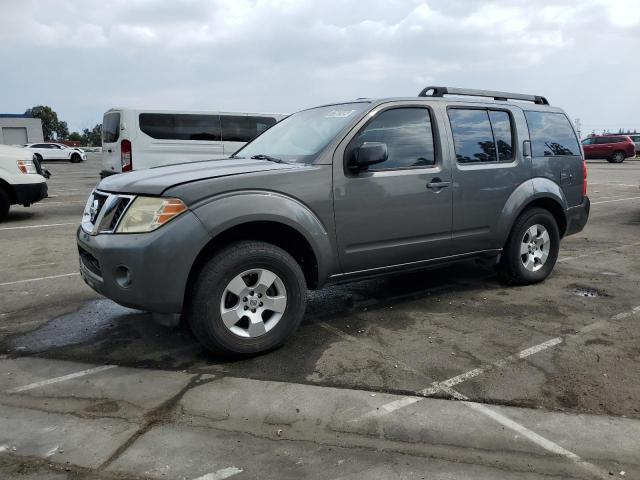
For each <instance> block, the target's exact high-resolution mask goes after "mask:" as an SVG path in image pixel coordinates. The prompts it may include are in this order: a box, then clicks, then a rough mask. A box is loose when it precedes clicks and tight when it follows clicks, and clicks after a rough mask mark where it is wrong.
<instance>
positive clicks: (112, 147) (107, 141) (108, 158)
mask: <svg viewBox="0 0 640 480" xmlns="http://www.w3.org/2000/svg"><path fill="white" fill-rule="evenodd" d="M121 118H122V112H119V111H109V112H107V113H105V114H104V117H103V118H102V169H103V170H105V171H107V172H113V173H120V172H122V165H121V162H120V133H121V132H120V120H121Z"/></svg>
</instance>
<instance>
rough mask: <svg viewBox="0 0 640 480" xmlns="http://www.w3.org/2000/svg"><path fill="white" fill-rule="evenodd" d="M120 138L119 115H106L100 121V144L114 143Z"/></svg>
mask: <svg viewBox="0 0 640 480" xmlns="http://www.w3.org/2000/svg"><path fill="white" fill-rule="evenodd" d="M118 138H120V113H119V112H114V113H107V114H106V115H105V116H104V118H103V119H102V143H114V142H117V141H118Z"/></svg>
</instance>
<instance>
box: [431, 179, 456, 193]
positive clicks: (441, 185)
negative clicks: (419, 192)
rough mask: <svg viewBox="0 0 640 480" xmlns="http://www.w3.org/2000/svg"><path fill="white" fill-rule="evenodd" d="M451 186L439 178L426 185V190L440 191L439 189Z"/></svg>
mask: <svg viewBox="0 0 640 480" xmlns="http://www.w3.org/2000/svg"><path fill="white" fill-rule="evenodd" d="M449 185H451V182H443V181H442V180H440V179H439V178H434V179H433V180H432V181H430V182H429V183H427V188H428V189H429V190H435V191H440V189H441V188H446V187H448V186H449Z"/></svg>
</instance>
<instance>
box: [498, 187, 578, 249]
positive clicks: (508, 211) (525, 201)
mask: <svg viewBox="0 0 640 480" xmlns="http://www.w3.org/2000/svg"><path fill="white" fill-rule="evenodd" d="M567 205H568V204H567V199H566V197H565V195H564V193H563V191H562V189H561V188H560V186H559V185H558V184H557V183H555V182H554V181H552V180H550V179H548V178H542V177H539V178H533V179H531V180H529V181H527V182H524V183H522V184H521V185H520V186H518V188H516V189H515V190H514V191H513V192H512V194H511V195H510V196H509V199H508V200H507V202H506V204H505V207H504V208H503V210H502V215H501V218H500V222H499V227H498V231H499V235H500V238H501V243H502V245H505V244H506V243H507V242H508V241H509V236H510V234H511V230H512V229H513V225H514V224H515V222H516V220H517V219H518V217H520V215H522V213H523V212H524V211H525V210H528V209H531V208H543V209H545V210H547V211H548V212H549V213H551V215H553V218H554V219H555V221H556V223H557V224H558V230H559V232H560V237H561V238H562V237H563V236H564V234H565V233H566V231H567V214H566V210H567Z"/></svg>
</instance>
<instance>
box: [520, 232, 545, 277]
mask: <svg viewBox="0 0 640 480" xmlns="http://www.w3.org/2000/svg"><path fill="white" fill-rule="evenodd" d="M550 246H551V239H550V238H549V232H547V229H546V228H544V227H543V226H542V225H539V224H536V225H532V226H531V227H529V228H528V229H527V231H526V232H524V236H523V237H522V242H521V243H520V260H521V261H522V265H524V268H525V269H526V270H528V271H530V272H537V271H538V270H540V269H541V268H542V267H543V266H544V264H545V262H546V261H547V258H548V257H549V247H550Z"/></svg>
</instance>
